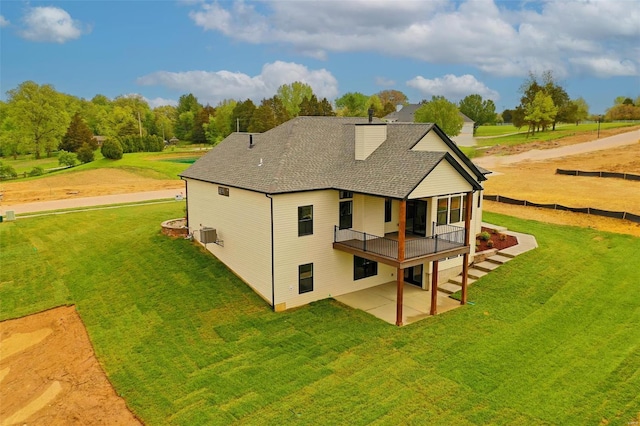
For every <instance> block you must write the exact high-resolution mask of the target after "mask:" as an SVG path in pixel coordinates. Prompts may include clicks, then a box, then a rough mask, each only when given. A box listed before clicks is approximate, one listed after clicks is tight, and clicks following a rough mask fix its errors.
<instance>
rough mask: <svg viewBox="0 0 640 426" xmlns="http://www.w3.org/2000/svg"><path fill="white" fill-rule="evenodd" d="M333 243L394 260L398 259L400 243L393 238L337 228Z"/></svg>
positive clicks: (334, 232)
mask: <svg viewBox="0 0 640 426" xmlns="http://www.w3.org/2000/svg"><path fill="white" fill-rule="evenodd" d="M333 242H334V243H341V244H344V245H346V246H349V247H353V248H357V249H359V250H362V251H365V252H367V251H368V252H371V253H375V254H379V255H380V256H385V257H390V258H392V259H397V258H398V241H396V240H392V239H391V238H386V237H379V236H377V235H373V234H367V233H366V232H359V231H354V230H353V229H340V228H339V227H337V226H336V227H335V228H334V231H333Z"/></svg>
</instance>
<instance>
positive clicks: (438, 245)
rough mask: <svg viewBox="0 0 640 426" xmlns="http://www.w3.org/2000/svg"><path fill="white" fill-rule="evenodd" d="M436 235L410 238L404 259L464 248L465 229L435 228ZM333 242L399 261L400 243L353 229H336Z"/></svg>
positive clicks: (448, 226)
mask: <svg viewBox="0 0 640 426" xmlns="http://www.w3.org/2000/svg"><path fill="white" fill-rule="evenodd" d="M433 231H434V235H432V236H429V237H418V238H413V237H412V238H410V239H407V240H406V241H405V249H404V258H405V259H413V258H415V257H420V256H425V255H428V254H435V253H439V252H442V251H447V250H452V249H455V248H460V247H464V233H465V229H464V228H460V227H458V226H452V225H441V226H435V225H434V226H433ZM333 242H334V243H340V244H344V245H346V246H349V247H353V248H356V249H358V250H362V251H364V252H370V253H374V254H377V255H380V256H385V257H389V258H392V259H398V241H397V240H394V239H391V238H387V237H380V236H377V235H373V234H367V233H366V232H359V231H354V230H353V229H340V228H339V227H337V226H336V227H335V228H334V233H333Z"/></svg>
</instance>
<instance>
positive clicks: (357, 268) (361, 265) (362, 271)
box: [353, 256, 378, 281]
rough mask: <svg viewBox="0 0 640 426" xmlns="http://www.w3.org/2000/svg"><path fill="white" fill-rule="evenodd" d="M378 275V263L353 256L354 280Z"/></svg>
mask: <svg viewBox="0 0 640 426" xmlns="http://www.w3.org/2000/svg"><path fill="white" fill-rule="evenodd" d="M375 275H378V262H374V261H373V260H369V259H363V258H362V257H358V256H353V280H354V281H356V280H360V279H362V278H367V277H373V276H375Z"/></svg>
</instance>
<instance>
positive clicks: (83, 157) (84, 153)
mask: <svg viewBox="0 0 640 426" xmlns="http://www.w3.org/2000/svg"><path fill="white" fill-rule="evenodd" d="M94 159H95V154H94V149H92V148H91V147H90V146H89V145H86V144H85V145H82V146H81V147H80V149H79V150H78V160H80V162H81V163H83V164H85V163H90V162H92V161H93V160H94Z"/></svg>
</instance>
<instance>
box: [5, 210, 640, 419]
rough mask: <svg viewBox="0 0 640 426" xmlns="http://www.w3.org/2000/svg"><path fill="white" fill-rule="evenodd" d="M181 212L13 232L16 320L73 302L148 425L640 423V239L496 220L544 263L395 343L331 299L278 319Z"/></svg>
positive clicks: (115, 214)
mask: <svg viewBox="0 0 640 426" xmlns="http://www.w3.org/2000/svg"><path fill="white" fill-rule="evenodd" d="M182 212H183V203H177V202H176V203H171V204H162V205H148V206H141V207H127V208H120V209H112V210H102V211H86V212H82V213H73V214H65V215H60V216H49V217H37V218H30V219H23V220H19V221H17V222H11V223H3V224H0V264H1V265H2V268H0V301H1V312H0V316H1V317H2V318H3V319H4V318H13V317H18V316H22V315H27V314H30V313H34V312H38V311H41V310H43V309H46V308H49V307H53V306H58V305H60V304H64V303H75V304H76V306H77V309H78V311H79V313H80V315H81V317H82V319H83V321H84V322H85V324H86V326H87V329H88V332H89V335H90V337H91V340H92V342H93V345H94V347H95V350H96V353H97V356H98V358H99V360H100V362H101V364H102V365H103V366H104V368H105V370H106V371H107V373H108V375H109V378H110V380H111V381H112V383H113V384H114V386H115V388H116V390H117V392H118V393H119V394H120V395H122V396H123V397H124V398H125V399H126V401H127V403H128V404H129V406H130V407H131V408H132V409H133V410H134V412H135V413H136V414H137V415H138V416H140V417H141V418H142V419H143V420H144V422H145V423H146V424H150V425H154V424H189V425H193V424H206V425H211V424H229V423H232V422H238V423H244V424H285V423H287V424H291V423H296V424H332V425H333V424H349V425H351V424H371V423H373V424H389V425H396V424H400V423H403V424H516V425H517V424H522V425H530V424H563V425H572V424H575V425H584V424H605V423H608V424H617V425H628V424H631V423H629V422H632V421H638V420H640V395H639V393H638V389H640V369H639V365H640V327H638V324H640V308H639V306H640V293H639V292H638V291H637V284H638V271H639V270H640V258H638V256H637V255H635V254H637V253H640V239H638V238H634V237H630V236H623V235H618V234H607V233H601V232H597V231H594V230H589V229H580V228H572V227H562V226H553V225H546V224H542V223H538V222H530V221H523V220H518V219H514V218H510V217H506V216H499V215H493V214H486V215H485V220H487V221H489V222H493V223H499V224H502V225H505V226H507V227H509V228H510V229H513V230H517V231H523V232H528V233H533V234H534V235H536V237H537V239H538V242H539V244H540V247H539V248H538V249H537V250H534V251H531V252H528V253H526V254H524V255H522V256H519V257H518V258H516V259H514V260H512V261H511V262H509V263H507V264H505V265H504V266H501V267H500V268H499V269H498V270H497V271H495V272H493V273H491V274H489V275H488V276H487V277H485V278H483V279H482V280H480V281H479V282H478V283H476V284H474V286H472V287H471V288H470V294H469V298H470V300H471V301H473V302H474V303H475V304H474V305H468V306H466V307H462V308H460V309H456V310H454V311H451V312H448V313H445V314H443V315H440V316H437V317H435V318H430V319H427V320H424V321H421V322H418V323H416V324H413V325H410V326H407V327H403V328H396V327H394V326H391V325H388V324H386V323H384V322H382V321H380V320H378V319H375V318H373V317H371V316H369V315H367V314H365V313H363V312H361V311H355V310H352V309H349V308H346V307H344V306H342V305H341V304H339V303H337V302H335V301H331V300H326V301H321V302H318V303H314V304H311V305H310V306H306V307H302V308H299V309H296V310H293V311H289V312H284V313H279V314H276V313H273V312H272V311H271V309H270V308H269V307H268V306H267V305H266V304H265V303H264V302H263V301H262V300H261V299H260V298H259V297H258V296H257V295H255V293H253V291H251V290H250V289H249V288H248V287H247V286H246V285H245V284H243V283H242V282H241V281H240V280H239V279H237V278H236V277H235V276H234V275H233V274H231V273H230V272H229V271H228V270H227V269H226V268H225V267H224V266H223V265H222V264H220V263H219V262H217V261H216V260H215V259H214V258H213V257H212V256H210V254H208V253H206V252H204V251H203V250H202V249H201V248H199V247H198V246H196V245H194V244H193V243H191V242H189V241H186V240H171V239H169V238H167V237H164V236H162V235H161V234H160V232H159V224H160V222H161V221H163V220H166V219H169V218H172V217H177V216H180V214H182Z"/></svg>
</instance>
